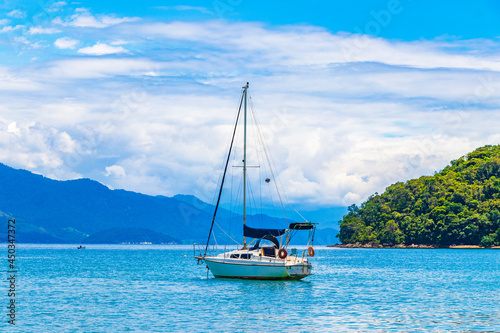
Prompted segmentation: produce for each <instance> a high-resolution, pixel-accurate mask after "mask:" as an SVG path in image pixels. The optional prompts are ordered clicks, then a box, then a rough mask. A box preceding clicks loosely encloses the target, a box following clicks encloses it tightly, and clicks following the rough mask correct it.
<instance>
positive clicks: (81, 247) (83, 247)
mask: <svg viewBox="0 0 500 333" xmlns="http://www.w3.org/2000/svg"><path fill="white" fill-rule="evenodd" d="M77 249H78V250H81V249H85V246H82V245H80V246H78V247H77Z"/></svg>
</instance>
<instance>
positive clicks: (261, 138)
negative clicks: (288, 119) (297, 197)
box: [250, 98, 288, 223]
mask: <svg viewBox="0 0 500 333" xmlns="http://www.w3.org/2000/svg"><path fill="white" fill-rule="evenodd" d="M250 110H251V111H252V116H253V118H254V121H255V123H256V124H257V126H256V127H257V132H258V134H259V138H260V140H261V142H262V147H263V150H264V154H265V155H266V159H267V164H268V165H269V170H270V171H271V176H272V177H273V179H275V180H276V179H277V178H276V177H275V176H274V171H273V168H272V166H271V162H270V160H269V155H268V152H267V148H266V145H265V141H264V138H263V135H262V132H261V130H260V127H259V124H260V123H259V122H258V121H257V117H256V115H255V112H254V110H253V103H252V98H250ZM274 186H275V187H276V192H277V193H278V198H279V199H280V204H281V209H282V210H283V214H284V215H285V220H286V222H287V223H288V218H287V216H286V211H285V206H284V205H283V200H282V199H281V194H280V191H279V188H278V182H277V181H274Z"/></svg>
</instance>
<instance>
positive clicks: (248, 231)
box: [243, 225, 286, 238]
mask: <svg viewBox="0 0 500 333" xmlns="http://www.w3.org/2000/svg"><path fill="white" fill-rule="evenodd" d="M285 231H286V229H257V228H250V227H247V226H246V225H245V226H244V228H243V236H245V237H251V238H264V236H274V237H278V236H281V235H283V234H284V233H285Z"/></svg>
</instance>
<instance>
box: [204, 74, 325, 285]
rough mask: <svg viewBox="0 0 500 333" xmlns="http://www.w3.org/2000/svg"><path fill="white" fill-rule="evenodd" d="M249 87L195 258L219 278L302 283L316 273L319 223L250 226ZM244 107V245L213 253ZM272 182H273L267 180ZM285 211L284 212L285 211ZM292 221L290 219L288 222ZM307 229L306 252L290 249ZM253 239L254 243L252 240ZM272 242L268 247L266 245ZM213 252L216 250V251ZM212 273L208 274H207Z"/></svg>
mask: <svg viewBox="0 0 500 333" xmlns="http://www.w3.org/2000/svg"><path fill="white" fill-rule="evenodd" d="M248 88H249V84H248V82H247V84H246V85H245V86H244V87H243V88H242V89H243V92H242V97H241V100H240V103H239V109H238V114H237V117H236V123H235V127H234V130H233V135H232V139H231V143H230V147H229V153H228V156H227V159H226V163H225V168H224V172H223V175H222V181H221V184H220V188H219V191H218V197H217V203H216V205H215V210H214V214H213V218H212V224H211V226H210V231H209V235H208V239H207V243H206V245H205V246H204V248H203V247H202V246H199V245H198V248H196V244H195V258H196V259H198V263H203V262H204V263H205V264H206V267H207V269H208V270H209V271H210V272H212V274H213V275H214V276H215V277H216V278H237V279H259V280H300V279H302V278H304V277H306V276H308V275H311V274H312V264H311V261H310V258H311V257H313V256H314V254H315V251H314V247H313V241H314V232H315V228H316V223H311V222H308V221H307V220H306V221H305V222H291V223H287V224H288V227H287V228H284V229H268V228H255V227H251V226H249V225H247V170H248V168H249V166H248V165H247V104H248V101H247V100H248ZM242 104H243V126H244V130H243V133H244V134H243V160H242V162H243V165H242V172H243V177H242V178H243V207H242V208H243V214H242V221H241V222H242V223H243V245H242V246H241V248H238V249H236V250H232V251H223V252H222V253H215V251H212V252H211V251H209V243H210V239H211V236H213V227H214V223H216V219H217V212H218V209H219V206H220V202H221V195H222V190H223V186H224V182H225V179H226V173H227V170H228V165H229V161H230V158H231V153H232V150H233V146H234V141H235V134H236V128H237V126H238V125H239V117H240V113H241V109H242ZM265 181H266V182H267V183H269V181H270V179H269V178H266V180H265ZM283 211H284V209H283ZM287 221H288V220H287ZM302 230H306V231H308V233H309V235H308V238H307V244H306V247H305V248H304V249H302V250H301V251H299V250H298V249H297V248H290V241H291V239H292V238H293V237H294V236H295V234H296V233H297V232H298V231H302ZM250 239H252V240H251V241H250V242H247V241H248V240H250ZM266 241H267V243H268V245H267V246H265V245H262V246H261V244H262V243H266ZM212 250H213V248H212ZM207 274H208V272H207Z"/></svg>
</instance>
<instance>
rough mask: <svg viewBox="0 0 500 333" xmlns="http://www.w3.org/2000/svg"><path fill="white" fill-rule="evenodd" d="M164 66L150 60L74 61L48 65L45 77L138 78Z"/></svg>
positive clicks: (106, 59) (62, 61)
mask: <svg viewBox="0 0 500 333" xmlns="http://www.w3.org/2000/svg"><path fill="white" fill-rule="evenodd" d="M161 66H162V64H161V63H158V62H154V61H151V60H148V59H137V58H136V59H109V58H105V59H74V60H61V61H56V62H53V63H51V64H48V72H47V73H44V77H46V78H47V77H53V78H58V79H88V78H105V77H109V78H112V77H114V76H138V75H143V74H144V73H146V72H150V71H151V70H153V69H156V68H161Z"/></svg>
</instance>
